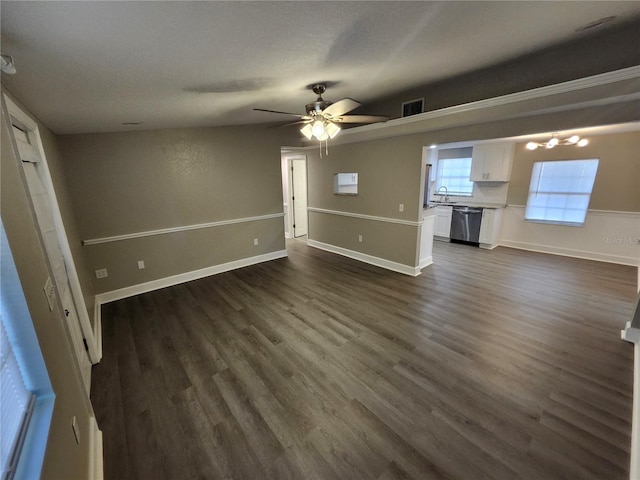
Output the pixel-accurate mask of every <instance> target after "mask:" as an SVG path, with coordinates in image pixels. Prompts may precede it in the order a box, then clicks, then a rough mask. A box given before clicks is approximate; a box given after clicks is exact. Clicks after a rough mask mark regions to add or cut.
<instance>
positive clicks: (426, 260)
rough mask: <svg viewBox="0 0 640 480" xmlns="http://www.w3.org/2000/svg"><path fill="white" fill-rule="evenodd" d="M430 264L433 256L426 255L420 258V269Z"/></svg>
mask: <svg viewBox="0 0 640 480" xmlns="http://www.w3.org/2000/svg"><path fill="white" fill-rule="evenodd" d="M432 264H433V256H428V257H427V258H423V259H422V260H420V270H422V269H423V268H424V267H428V266H429V265H432Z"/></svg>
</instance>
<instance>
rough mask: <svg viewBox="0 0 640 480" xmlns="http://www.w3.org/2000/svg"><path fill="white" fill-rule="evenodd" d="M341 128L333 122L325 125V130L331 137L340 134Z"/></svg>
mask: <svg viewBox="0 0 640 480" xmlns="http://www.w3.org/2000/svg"><path fill="white" fill-rule="evenodd" d="M340 130H341V128H340V127H339V126H337V125H336V124H335V123H333V122H328V123H327V125H326V126H325V131H326V132H327V135H329V138H334V137H335V136H336V135H338V133H339V132H340Z"/></svg>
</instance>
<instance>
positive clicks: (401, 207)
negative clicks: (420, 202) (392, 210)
mask: <svg viewBox="0 0 640 480" xmlns="http://www.w3.org/2000/svg"><path fill="white" fill-rule="evenodd" d="M398 210H400V211H401V212H404V203H401V204H400V208H398Z"/></svg>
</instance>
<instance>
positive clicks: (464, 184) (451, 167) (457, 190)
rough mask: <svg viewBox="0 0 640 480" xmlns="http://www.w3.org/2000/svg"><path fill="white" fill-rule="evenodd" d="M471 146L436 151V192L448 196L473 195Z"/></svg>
mask: <svg viewBox="0 0 640 480" xmlns="http://www.w3.org/2000/svg"><path fill="white" fill-rule="evenodd" d="M472 151H473V149H472V148H471V147H465V148H448V149H443V150H440V151H438V168H437V170H436V190H435V191H436V193H437V194H438V195H439V194H443V195H444V194H445V187H446V194H447V195H449V196H463V197H470V196H471V195H473V182H472V181H471V180H469V178H470V177H471V154H472Z"/></svg>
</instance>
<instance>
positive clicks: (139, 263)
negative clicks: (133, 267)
mask: <svg viewBox="0 0 640 480" xmlns="http://www.w3.org/2000/svg"><path fill="white" fill-rule="evenodd" d="M142 269H144V260H138V270H142Z"/></svg>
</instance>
